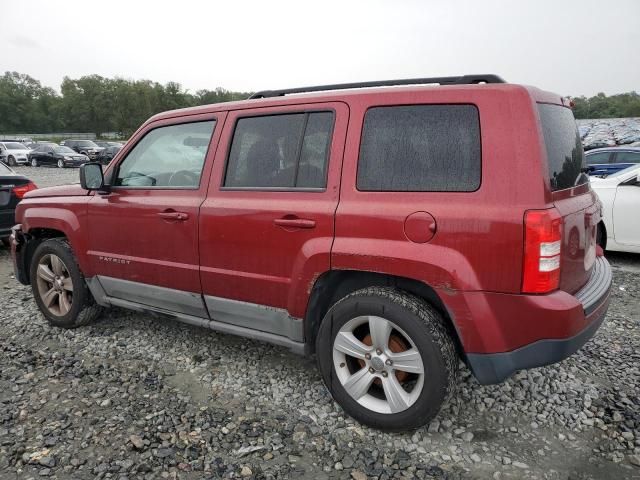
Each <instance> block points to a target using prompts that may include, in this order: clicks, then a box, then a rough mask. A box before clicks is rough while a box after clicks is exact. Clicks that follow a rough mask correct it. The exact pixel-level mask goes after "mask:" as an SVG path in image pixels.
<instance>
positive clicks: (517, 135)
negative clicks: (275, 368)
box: [12, 75, 611, 430]
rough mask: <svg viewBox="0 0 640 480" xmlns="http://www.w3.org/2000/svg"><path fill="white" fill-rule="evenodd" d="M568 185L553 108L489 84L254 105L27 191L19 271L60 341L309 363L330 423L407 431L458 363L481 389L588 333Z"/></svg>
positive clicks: (571, 161)
mask: <svg viewBox="0 0 640 480" xmlns="http://www.w3.org/2000/svg"><path fill="white" fill-rule="evenodd" d="M435 83H439V84H440V85H441V86H434V85H430V86H425V85H422V86H420V85H414V84H435ZM478 83H486V84H482V85H478ZM391 85H394V86H397V87H396V88H369V87H379V86H391ZM402 85H404V86H402ZM298 93H305V95H296V94H298ZM504 105H509V108H504ZM583 168H584V158H583V149H582V145H581V143H580V138H579V136H578V134H577V129H576V124H575V121H574V118H573V114H572V112H571V109H570V108H569V101H568V100H565V99H562V98H561V97H560V96H559V95H555V94H552V93H548V92H544V91H542V90H538V89H536V88H532V87H524V86H520V85H511V84H505V83H503V81H502V80H501V79H500V78H499V77H496V76H493V75H480V76H474V75H470V76H463V77H445V78H428V79H413V80H400V81H388V82H372V83H365V84H346V85H327V86H321V87H312V88H300V89H289V90H276V91H265V92H259V93H257V94H255V95H253V96H252V97H251V98H250V99H249V100H245V101H241V102H233V103H220V104H216V105H210V106H208V107H197V108H195V109H191V108H189V109H184V110H180V111H175V110H174V111H172V112H168V113H165V114H159V115H155V116H154V117H152V118H151V119H149V120H148V121H147V122H146V123H145V124H144V125H142V127H141V128H140V129H139V130H138V131H137V132H136V134H135V135H134V136H133V137H132V138H131V139H130V140H129V141H128V142H127V144H126V145H125V147H124V148H123V151H122V152H120V154H118V156H117V157H116V158H115V159H114V161H113V162H111V163H110V164H109V165H108V166H107V167H105V168H104V170H103V168H102V166H101V165H100V164H99V163H88V164H86V165H83V166H82V167H81V168H80V184H79V185H70V186H66V187H55V188H54V189H46V188H44V189H40V190H37V191H35V192H31V193H30V194H29V195H27V198H26V199H25V200H24V201H23V202H22V203H20V204H19V206H18V210H17V217H18V218H17V221H18V225H16V227H15V228H14V231H13V236H12V238H13V240H12V244H13V245H12V254H13V258H14V263H15V274H16V278H17V279H18V280H19V281H20V282H22V283H23V284H30V285H31V287H32V291H33V294H34V297H35V301H36V303H37V305H38V307H39V308H40V310H41V311H42V313H43V315H44V317H45V318H46V319H47V320H48V321H49V322H50V323H51V324H52V325H56V326H59V327H63V328H75V327H79V326H81V325H84V324H86V323H88V322H91V321H92V320H94V319H95V318H97V317H98V316H99V314H100V311H101V307H109V306H121V307H126V308H132V309H136V310H142V311H152V312H159V313H162V314H167V315H171V316H174V317H175V318H177V319H179V320H182V321H184V322H187V323H190V324H194V325H200V326H203V327H207V328H211V329H214V330H218V331H221V332H226V333H233V334H237V335H242V336H246V337H249V338H253V339H260V340H265V341H268V342H272V343H275V344H277V345H283V346H286V347H288V348H290V349H292V350H293V351H295V352H298V353H301V354H315V355H316V357H317V360H318V366H319V369H320V372H321V374H322V377H323V379H324V381H325V383H326V385H327V387H328V389H329V390H330V391H331V393H332V395H333V397H334V398H335V399H336V400H337V401H338V402H339V403H340V405H342V407H343V408H344V410H345V411H346V412H347V413H348V414H350V415H351V416H353V417H354V418H356V419H357V420H359V421H360V422H362V423H365V424H368V425H371V426H374V427H378V428H382V429H387V430H404V429H407V428H414V427H418V426H420V425H423V424H425V423H426V422H428V421H429V420H430V419H431V418H433V417H434V416H435V415H436V414H437V412H438V410H439V408H440V405H441V404H442V402H443V401H444V400H445V399H446V398H447V397H448V396H449V395H451V394H452V392H453V391H454V390H455V387H456V384H457V382H458V380H457V378H458V377H457V369H458V364H459V362H460V360H461V359H462V360H463V361H465V362H466V363H467V364H468V365H469V367H470V369H471V371H472V372H473V374H474V375H475V377H476V379H477V380H478V381H479V382H480V383H482V384H491V383H498V382H502V381H503V380H505V379H506V378H508V377H509V376H511V375H512V374H513V373H514V372H515V371H517V370H519V369H526V368H533V367H539V366H542V365H548V364H551V363H554V362H558V361H560V360H562V359H564V358H566V357H567V356H569V355H571V354H572V353H573V352H575V351H576V350H578V349H579V348H580V347H581V346H582V345H583V344H584V343H585V342H587V341H588V340H589V339H590V338H591V337H592V336H593V335H594V334H595V333H596V331H597V330H598V328H599V327H600V325H601V323H602V322H603V320H604V317H605V313H606V310H607V306H608V303H609V295H610V289H611V268H610V266H609V263H608V262H607V260H606V259H605V258H604V257H603V256H602V255H600V254H601V251H600V250H598V249H597V248H596V231H597V225H598V223H599V222H600V220H601V205H600V203H599V202H598V200H597V196H596V194H595V193H594V192H593V190H592V189H591V185H590V183H589V177H588V176H587V175H585V174H584V173H582V171H583ZM43 206H46V207H47V208H46V209H45V208H42V207H43ZM44 212H46V213H44ZM114 232H117V235H116V234H114ZM71 292H73V293H72V294H71Z"/></svg>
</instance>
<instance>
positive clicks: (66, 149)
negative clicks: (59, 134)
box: [53, 147, 76, 153]
mask: <svg viewBox="0 0 640 480" xmlns="http://www.w3.org/2000/svg"><path fill="white" fill-rule="evenodd" d="M53 151H54V152H56V153H76V152H74V151H73V150H71V149H70V148H69V147H56V148H54V149H53Z"/></svg>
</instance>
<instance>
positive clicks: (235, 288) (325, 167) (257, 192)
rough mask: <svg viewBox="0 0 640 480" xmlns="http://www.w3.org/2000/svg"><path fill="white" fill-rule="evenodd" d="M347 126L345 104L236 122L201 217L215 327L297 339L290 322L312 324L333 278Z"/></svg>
mask: <svg viewBox="0 0 640 480" xmlns="http://www.w3.org/2000/svg"><path fill="white" fill-rule="evenodd" d="M347 121H348V108H347V106H346V105H345V104H342V103H337V102H332V103H318V104H301V105H289V106H286V107H273V108H256V109H251V110H242V111H236V112H230V113H229V115H228V117H227V120H226V122H225V127H224V132H223V138H222V140H221V143H220V147H219V148H218V152H217V155H216V160H215V162H214V171H213V173H212V176H211V184H210V186H209V192H208V196H207V199H206V201H205V202H204V203H203V205H202V207H201V210H200V227H199V231H200V264H201V271H200V274H201V279H202V288H203V293H204V295H205V302H206V304H207V307H208V309H209V313H210V315H211V317H212V319H213V320H218V321H225V322H229V323H234V324H237V325H240V326H243V327H248V328H253V329H257V330H261V331H264V332H270V333H275V334H281V335H282V334H285V335H288V332H283V331H282V330H283V329H286V328H287V327H286V326H285V325H286V324H287V323H286V322H284V323H282V320H283V319H284V318H285V317H286V318H288V315H289V314H290V315H291V316H293V317H302V316H303V315H304V310H305V308H306V301H307V297H308V292H309V291H310V289H311V284H312V282H313V281H314V279H315V277H314V275H316V274H317V272H324V271H327V270H329V268H330V251H331V245H332V242H333V235H334V213H335V210H336V207H337V204H338V195H339V184H340V169H341V164H342V153H343V147H344V138H345V131H346V125H347ZM234 301H235V302H234ZM237 301H240V302H244V303H243V304H238V303H237ZM265 306H267V307H270V308H268V309H265V308H264V307H265ZM273 307H275V308H273ZM239 312H240V313H241V314H240V315H239V314H238V313H239ZM300 323H301V322H300ZM289 336H290V337H291V338H294V339H298V338H295V337H298V335H289ZM298 340H299V339H298Z"/></svg>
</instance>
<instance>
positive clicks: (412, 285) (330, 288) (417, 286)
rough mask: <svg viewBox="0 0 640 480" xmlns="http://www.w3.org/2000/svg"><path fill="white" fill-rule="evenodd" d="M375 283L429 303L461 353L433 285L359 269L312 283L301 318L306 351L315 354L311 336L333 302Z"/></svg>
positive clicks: (452, 325)
mask: <svg viewBox="0 0 640 480" xmlns="http://www.w3.org/2000/svg"><path fill="white" fill-rule="evenodd" d="M375 286H383V287H394V288H397V289H398V290H402V291H404V292H407V293H409V294H411V295H414V296H416V297H418V298H421V299H423V300H424V301H426V302H427V303H429V304H430V305H431V306H432V307H433V308H435V309H436V310H437V311H438V313H440V314H441V315H442V316H443V318H444V319H445V324H446V325H447V327H448V328H449V333H450V335H451V337H452V338H453V340H454V343H455V345H456V349H457V350H458V354H459V355H463V352H464V350H463V348H462V344H461V340H460V335H459V333H458V330H457V328H456V325H455V323H454V321H453V318H452V317H451V315H450V313H449V311H448V310H447V308H446V306H445V304H444V303H443V301H442V299H441V298H440V296H439V295H438V293H437V292H436V291H435V289H434V288H433V287H431V286H430V285H428V284H426V283H424V282H422V281H420V280H416V279H413V278H408V277H401V276H397V275H391V274H386V273H378V272H369V271H360V270H331V271H328V272H324V273H323V274H322V275H320V276H319V277H318V279H317V280H316V282H315V283H314V285H313V288H312V290H311V293H310V295H309V301H308V304H307V310H306V313H305V318H304V336H305V339H306V342H307V349H308V350H307V351H308V352H309V353H315V342H314V341H313V339H315V338H316V336H317V333H318V329H319V328H320V324H321V323H322V319H323V318H324V316H325V315H326V313H327V311H328V310H329V308H331V306H332V305H333V304H335V303H336V302H337V301H338V300H340V299H341V298H343V297H345V296H347V295H349V294H350V293H353V292H355V291H357V290H360V289H362V288H367V287H375ZM461 358H462V357H461Z"/></svg>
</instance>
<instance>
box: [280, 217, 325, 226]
mask: <svg viewBox="0 0 640 480" xmlns="http://www.w3.org/2000/svg"><path fill="white" fill-rule="evenodd" d="M273 223H274V224H276V225H277V226H279V227H284V228H314V227H315V226H316V221H315V220H309V219H308V218H287V217H285V218H276V219H275V220H274V221H273Z"/></svg>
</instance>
